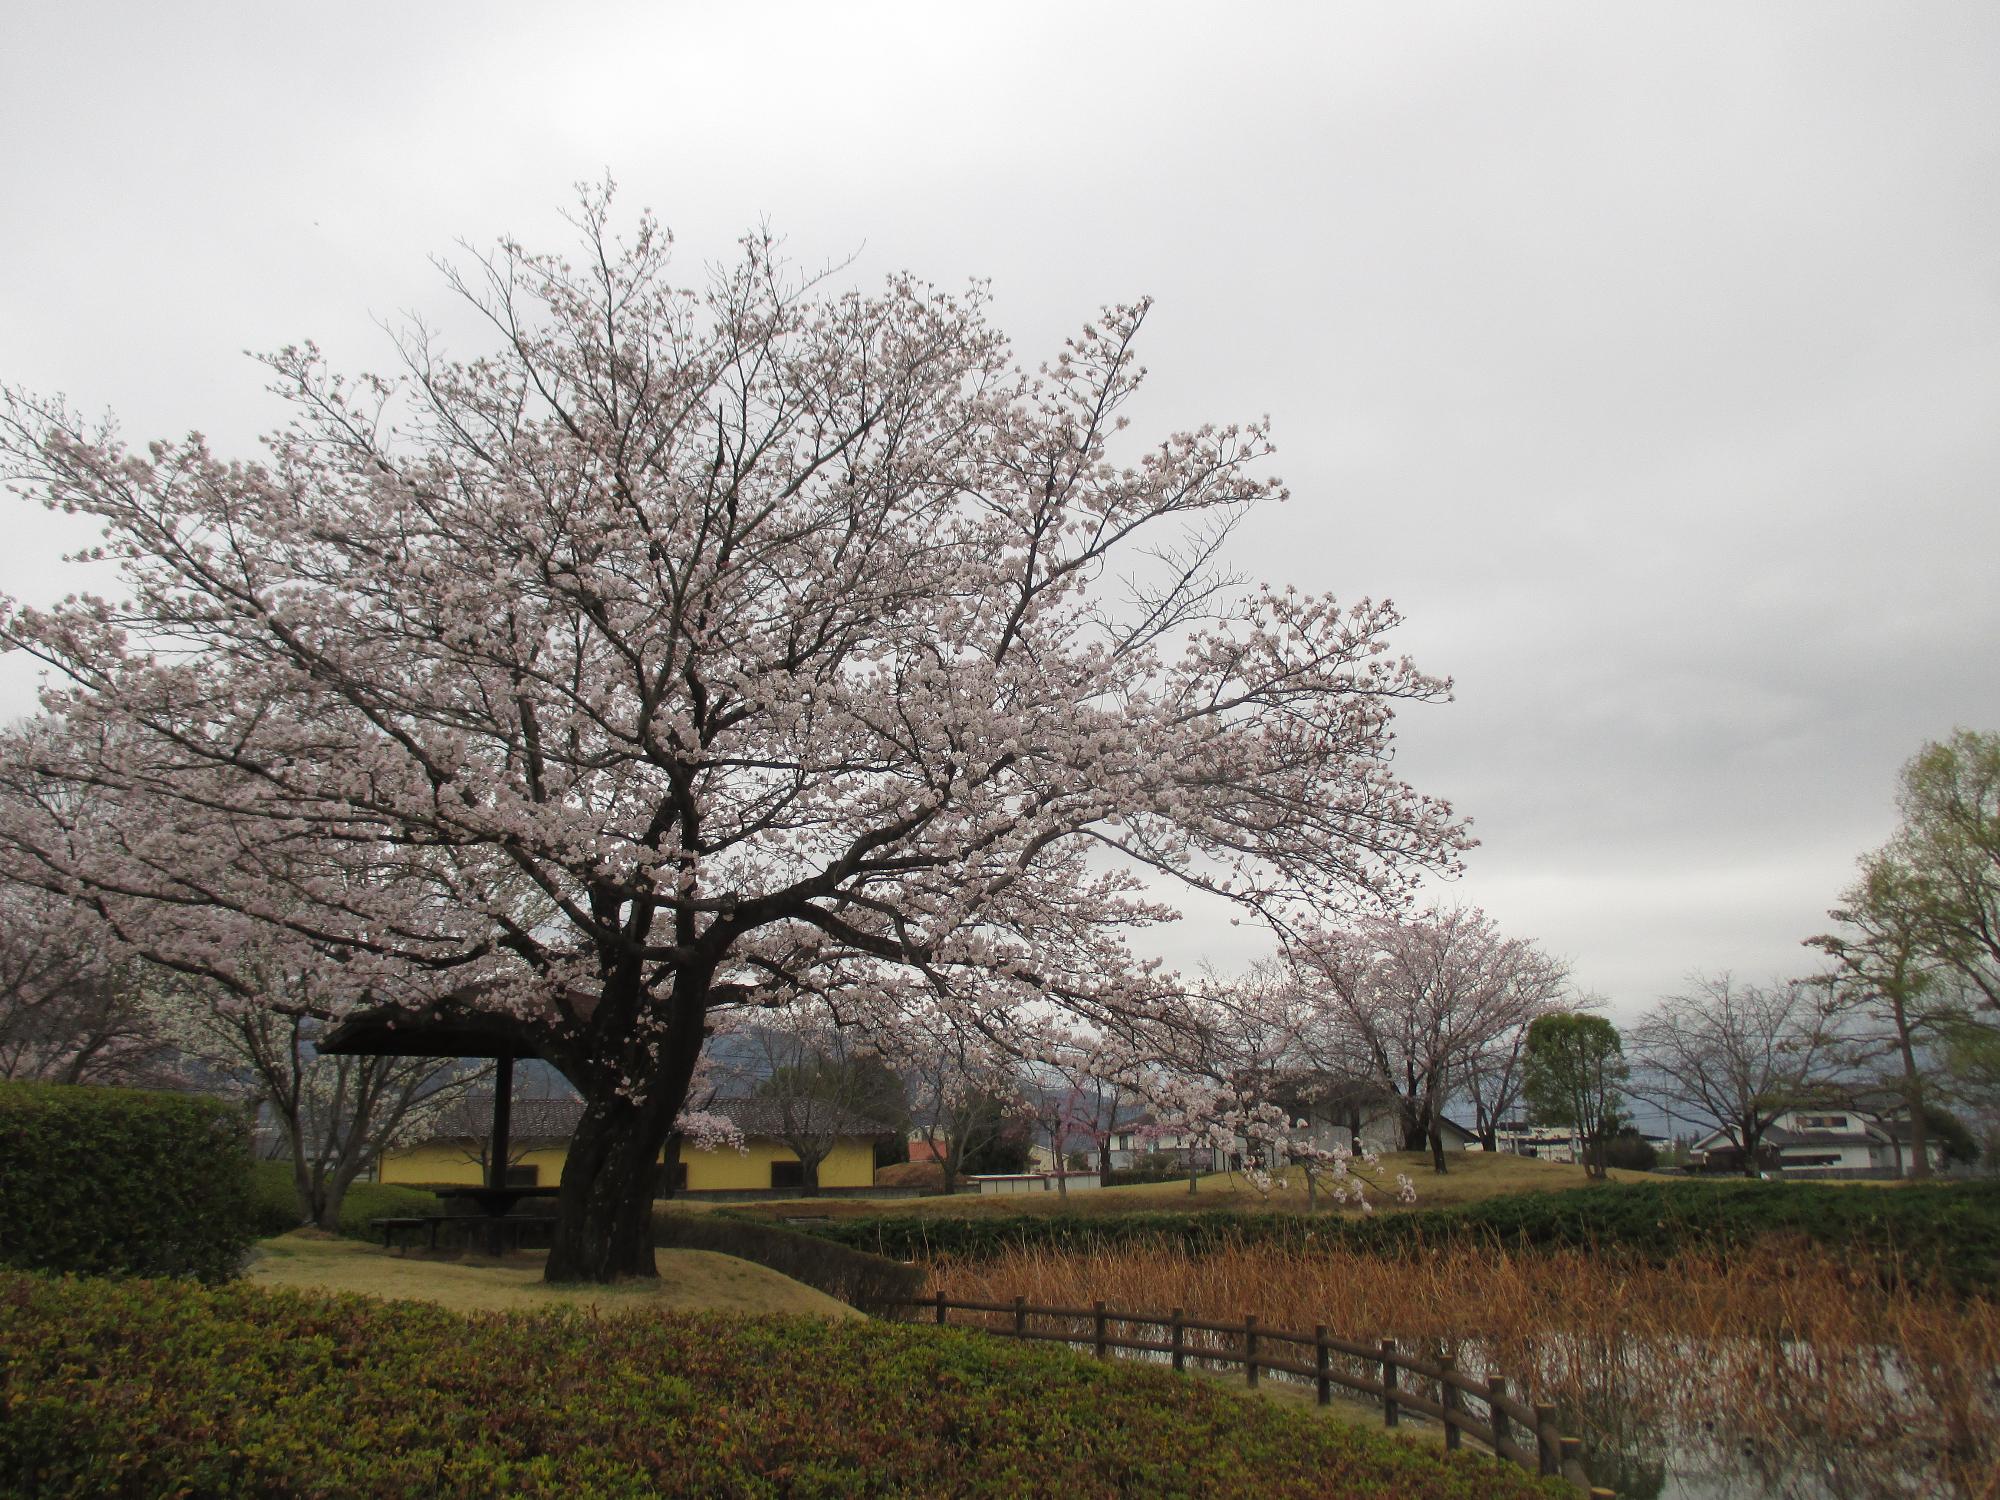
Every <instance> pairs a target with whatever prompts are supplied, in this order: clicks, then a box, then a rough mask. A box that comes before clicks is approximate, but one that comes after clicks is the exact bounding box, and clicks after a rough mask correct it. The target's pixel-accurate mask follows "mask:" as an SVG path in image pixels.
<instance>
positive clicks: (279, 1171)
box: [251, 1161, 440, 1240]
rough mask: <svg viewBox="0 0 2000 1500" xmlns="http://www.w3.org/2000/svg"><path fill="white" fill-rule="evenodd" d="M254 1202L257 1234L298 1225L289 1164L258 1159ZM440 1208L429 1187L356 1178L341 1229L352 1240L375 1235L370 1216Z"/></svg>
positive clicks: (284, 1230) (410, 1214)
mask: <svg viewBox="0 0 2000 1500" xmlns="http://www.w3.org/2000/svg"><path fill="white" fill-rule="evenodd" d="M251 1190H252V1194H253V1197H254V1200H255V1203H256V1209H255V1213H256V1222H257V1237H258V1238H259V1239H263V1238H265V1237H266V1236H269V1235H274V1234H285V1233H287V1232H288V1231H290V1230H294V1229H297V1228H298V1227H299V1194H298V1189H296V1188H295V1187H293V1186H292V1164H291V1163H290V1162H284V1161H260V1162H257V1163H255V1164H254V1165H253V1167H252V1169H251ZM438 1212H440V1210H439V1208H438V1197H437V1194H435V1193H433V1192H431V1191H430V1190H429V1189H428V1188H413V1187H399V1186H397V1185H396V1184H394V1183H380V1182H357V1183H355V1184H354V1185H353V1186H352V1187H350V1188H349V1189H348V1190H347V1196H346V1197H344V1198H342V1199H341V1200H340V1232H341V1234H342V1235H343V1236H345V1237H346V1238H348V1239H353V1240H368V1239H376V1238H379V1236H378V1235H377V1234H376V1232H375V1231H374V1230H372V1229H370V1228H369V1227H368V1221H369V1220H370V1219H407V1218H413V1217H415V1216H416V1215H418V1214H434V1213H438Z"/></svg>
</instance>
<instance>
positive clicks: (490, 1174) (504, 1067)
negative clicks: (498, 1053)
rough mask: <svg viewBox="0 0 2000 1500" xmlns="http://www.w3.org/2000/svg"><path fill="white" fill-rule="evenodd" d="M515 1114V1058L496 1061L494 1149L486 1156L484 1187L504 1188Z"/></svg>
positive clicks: (494, 1067)
mask: <svg viewBox="0 0 2000 1500" xmlns="http://www.w3.org/2000/svg"><path fill="white" fill-rule="evenodd" d="M513 1115H514V1059H513V1058H511V1057H502V1058H496V1059H495V1060H494V1065H493V1149H492V1150H491V1151H490V1152H489V1153H488V1154H487V1157H486V1185H487V1186H488V1187H490V1188H503V1187H505V1186H506V1185H507V1142H508V1138H509V1136H510V1135H511V1133H512V1127H513V1123H514V1121H513Z"/></svg>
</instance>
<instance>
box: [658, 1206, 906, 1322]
mask: <svg viewBox="0 0 2000 1500" xmlns="http://www.w3.org/2000/svg"><path fill="white" fill-rule="evenodd" d="M653 1243H654V1244H655V1245H657V1246H659V1247H661V1248H662V1249H665V1250H709V1251H713V1252H715V1253H716V1254H718V1255H730V1256H736V1257H737V1258H739V1259H741V1260H746V1261H755V1262H756V1263H757V1264H758V1265H760V1266H768V1267H770V1268H771V1270H773V1271H775V1272H777V1273H778V1274H779V1275H781V1276H785V1277H789V1278H790V1279H791V1280H793V1281H802V1282H804V1283H805V1284H806V1285H807V1286H810V1287H817V1288H818V1289H819V1290H820V1291H822V1292H824V1293H826V1294H827V1296H829V1297H838V1298H839V1299H840V1300H841V1301H842V1302H846V1303H851V1304H852V1305H854V1306H856V1307H864V1308H872V1307H875V1306H877V1305H879V1304H880V1303H882V1302H883V1301H885V1300H887V1299H889V1298H893V1297H913V1296H915V1295H917V1294H918V1293H919V1292H921V1291H922V1290H923V1287H924V1272H923V1271H922V1270H921V1269H920V1268H919V1267H916V1266H908V1265H905V1264H903V1262H902V1261H900V1260H890V1259H889V1258H888V1257H886V1256H881V1255H874V1254H870V1253H869V1252H867V1251H865V1250H861V1249H857V1248H855V1247H853V1246H851V1245H836V1244H833V1243H832V1242H830V1241H828V1240H824V1239H821V1238H819V1237H818V1236H817V1235H810V1234H802V1233H800V1232H799V1231H798V1230H796V1229H785V1228H781V1227H780V1226H778V1225H775V1224H760V1223H755V1222H752V1221H750V1220H747V1219H732V1218H725V1217H723V1216H722V1215H720V1214H691V1213H679V1212H676V1211H674V1210H673V1209H661V1210H657V1211H656V1212H655V1213H654V1215H653ZM661 1272H662V1274H663V1275H664V1274H665V1267H664V1266H662V1268H661ZM772 1310H773V1311H780V1310H781V1309H772Z"/></svg>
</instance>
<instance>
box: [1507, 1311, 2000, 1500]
mask: <svg viewBox="0 0 2000 1500" xmlns="http://www.w3.org/2000/svg"><path fill="white" fill-rule="evenodd" d="M1536 1352H1537V1355H1538V1362H1539V1364H1540V1366H1541V1369H1540V1373H1541V1375H1542V1378H1543V1380H1544V1382H1545V1384H1547V1385H1548V1386H1550V1387H1552V1388H1553V1387H1557V1386H1563V1387H1567V1388H1568V1389H1570V1390H1572V1391H1575V1390H1578V1389H1582V1390H1585V1391H1587V1392H1588V1394H1587V1395H1585V1396H1583V1397H1582V1398H1572V1399H1571V1400H1569V1401H1568V1402H1566V1403H1565V1404H1564V1416H1565V1422H1566V1425H1567V1426H1569V1427H1570V1428H1571V1429H1572V1430H1574V1431H1576V1432H1577V1433H1578V1434H1579V1435H1580V1436H1582V1438H1583V1439H1584V1446H1585V1453H1586V1463H1587V1467H1588V1468H1589V1470H1590V1474H1591V1479H1592V1482H1593V1483H1595V1484H1599V1485H1602V1486H1604V1487H1606V1488H1608V1489H1612V1490H1615V1491H1616V1492H1617V1493H1618V1494H1619V1495H1621V1496H1625V1497H1628V1500H1878V1497H1895V1500H1903V1497H1911V1500H1916V1497H1940V1500H1942V1497H1954V1500H1956V1497H1964V1500H1975V1497H1982V1496H1992V1495H1994V1494H1996V1493H2000V1454H1996V1452H1995V1445H1996V1440H2000V1372H1996V1371H1993V1370H1984V1371H1963V1370H1949V1369H1935V1368H1934V1369H1928V1370H1916V1369H1913V1368H1912V1367H1911V1366H1910V1365H1909V1364H1908V1363H1906V1362H1905V1361H1904V1360H1903V1359H1902V1358H1900V1357H1899V1356H1898V1355H1897V1354H1896V1353H1895V1352H1894V1351H1891V1350H1888V1349H1885V1348H1877V1349H1872V1350H1864V1351H1849V1352H1845V1353H1843V1354H1841V1355H1839V1356H1838V1357H1835V1358H1828V1357H1825V1356H1822V1355H1821V1354H1819V1353H1818V1352H1816V1351H1815V1350H1814V1349H1812V1348H1811V1347H1809V1346H1805V1345H1801V1344H1797V1343H1792V1342H1788V1341H1777V1340H1773V1341H1763V1342H1758V1341H1748V1340H1745V1341H1736V1342H1729V1343H1711V1344H1705V1345H1698V1346H1697V1345H1690V1344H1686V1343H1682V1344H1675V1345H1656V1346H1648V1345H1646V1344H1643V1343H1640V1342H1638V1341H1631V1340H1620V1341H1617V1343H1616V1345H1615V1346H1613V1347H1605V1346H1604V1345H1603V1344H1602V1343H1600V1344H1599V1345H1598V1346H1597V1347H1589V1346H1586V1345H1585V1344H1583V1343H1580V1342H1568V1343H1565V1342H1563V1341H1549V1342H1547V1343H1545V1344H1544V1345H1543V1346H1542V1347H1541V1348H1540V1349H1539V1350H1538V1351H1536ZM1579 1377H1582V1378H1581V1379H1580V1378H1579Z"/></svg>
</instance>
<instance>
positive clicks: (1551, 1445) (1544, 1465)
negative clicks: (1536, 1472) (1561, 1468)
mask: <svg viewBox="0 0 2000 1500" xmlns="http://www.w3.org/2000/svg"><path fill="white" fill-rule="evenodd" d="M1555 1425H1556V1409H1555V1408H1554V1407H1553V1406H1550V1405H1549V1404H1548V1403H1546V1402H1543V1401H1537V1402H1536V1403H1535V1451H1536V1453H1537V1454H1538V1455H1539V1457H1540V1460H1541V1471H1542V1472H1543V1473H1544V1474H1553V1473H1555V1472H1556V1442H1555V1438H1554V1437H1553V1436H1551V1434H1552V1433H1553V1432H1554V1429H1555Z"/></svg>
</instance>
